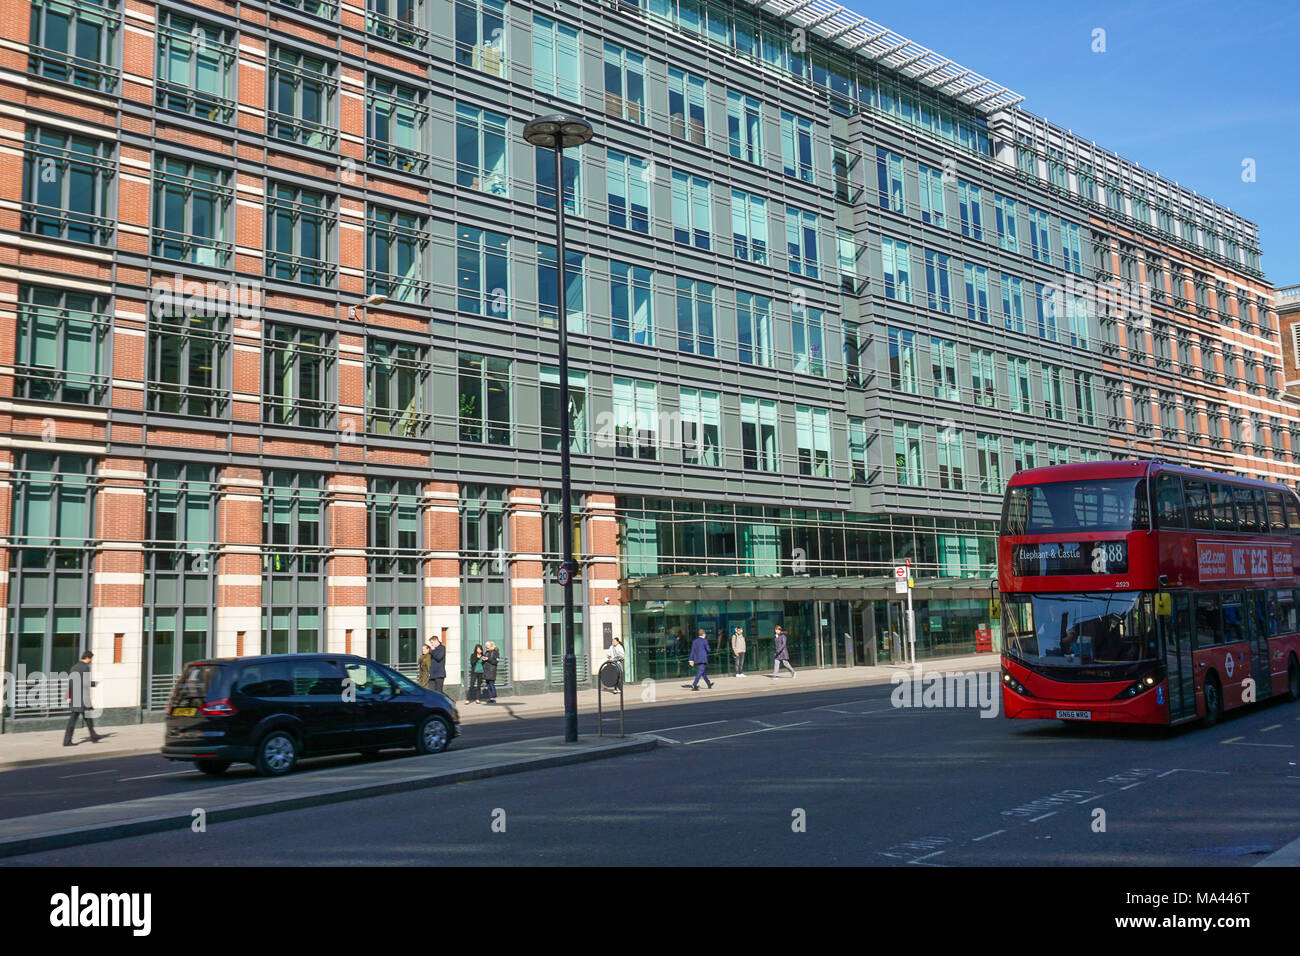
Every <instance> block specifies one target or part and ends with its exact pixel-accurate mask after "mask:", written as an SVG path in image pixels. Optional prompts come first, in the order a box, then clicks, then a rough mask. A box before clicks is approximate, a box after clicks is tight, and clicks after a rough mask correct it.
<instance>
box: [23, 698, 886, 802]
mask: <svg viewBox="0 0 1300 956" xmlns="http://www.w3.org/2000/svg"><path fill="white" fill-rule="evenodd" d="M785 681H786V679H785V678H782V679H781V680H780V682H779V684H780V685H783V686H788V685H787V684H786V683H785ZM767 682H768V679H767V678H762V677H759V678H755V679H754V684H755V688H754V697H752V698H745V699H741V700H736V699H731V700H727V701H713V702H711V701H709V699H708V694H707V692H706V691H701V692H700V694H701V698H700V700H699V701H690V702H682V701H672V702H667V703H660V704H657V705H647V704H643V703H641V702H640V700H639V699H638V698H637V697H636V696H635V695H634V694H632V693H631V690H632V689H631V688H629V696H628V699H627V702H626V705H627V708H628V710H627V730H628V732H629V733H642V732H644V731H647V730H653V729H654V728H656V727H663V726H666V725H667V724H669V723H691V722H694V721H702V720H711V719H713V718H714V717H715V716H717V715H718V714H719V713H724V712H725V714H726V715H728V716H740V717H747V716H757V715H761V714H763V713H766V712H768V711H770V710H771V709H772V708H773V706H774V705H773V703H772V702H771V701H770V700H768V699H767V697H766V695H764V694H763V690H764V689H765V685H766V684H767ZM877 691H879V688H877ZM853 693H856V691H846V690H844V689H830V690H823V691H816V692H810V693H807V694H800V695H798V697H797V699H798V700H799V701H808V702H811V703H812V704H816V703H825V702H829V701H835V700H842V699H845V696H844V695H845V694H853ZM788 699H791V698H790V697H787V696H785V695H781V696H779V700H781V701H784V700H788ZM616 701H617V698H615V697H613V696H612V695H611V696H608V697H607V698H606V707H607V708H608V707H610V706H617V705H616ZM508 705H509V699H508V698H502V705H498V706H500V709H501V717H500V719H499V720H493V721H483V720H481V719H478V720H474V721H473V722H471V723H468V724H463V725H462V727H461V736H460V737H458V738H456V740H455V741H454V742H453V743H452V746H453V747H455V748H457V749H464V748H467V747H481V746H485V745H487V744H499V743H509V742H510V741H512V740H521V739H524V738H529V737H545V736H560V735H562V734H563V733H564V718H563V717H562V716H559V715H556V716H551V717H517V716H513V715H511V714H510V713H509V711H508V709H507V708H508ZM809 705H811V704H804V705H802V706H809ZM459 706H460V707H461V711H462V714H464V713H465V712H466V711H467V710H469V711H472V712H474V713H475V714H476V716H479V715H481V714H482V713H483V712H484V705H475V704H465V703H462V704H460V705H459ZM782 706H784V705H782ZM789 706H792V707H793V706H795V705H794V704H791V705H789ZM605 713H606V724H605V727H606V732H607V733H611V732H617V727H618V723H617V721H616V720H612V719H610V716H609V715H610V711H609V710H608V709H607V710H606V712H605ZM616 713H617V712H616V711H615V714H616ZM596 729H597V727H596V716H595V714H585V713H584V714H580V715H579V721H578V730H579V733H581V734H584V735H585V734H595V733H596ZM106 732H108V733H111V732H112V728H107V729H106ZM408 753H410V752H409V751H385V752H383V753H382V754H380V755H379V756H378V757H376V758H372V759H378V760H400V759H402V758H403V757H405V756H407V755H408ZM363 759H365V758H362V757H360V756H357V755H345V756H341V757H324V758H318V759H315V760H304V761H302V762H301V763H300V764H299V769H298V770H297V771H295V772H297V773H311V772H312V771H313V770H319V769H322V768H326V767H338V766H346V765H348V764H351V763H358V762H361V761H362V760H363ZM255 779H258V776H257V771H256V770H254V769H253V767H252V766H251V765H249V764H235V765H233V766H232V767H231V768H230V770H228V771H227V772H226V774H225V775H224V776H221V777H209V776H207V775H206V774H202V773H199V772H198V771H197V770H194V769H193V767H192V766H191V765H189V764H185V763H180V762H175V761H170V760H165V759H164V758H163V757H162V756H161V755H158V754H138V755H135V756H128V757H122V756H119V757H104V758H100V759H87V760H78V761H69V762H63V763H54V764H47V765H45V766H36V767H20V768H16V769H14V770H8V771H3V772H0V819H9V818H11V817H22V816H28V815H31V814H35V813H48V812H51V811H55V810H72V809H75V808H77V807H84V806H95V805H98V804H101V803H117V802H120V801H123V800H134V799H138V798H141V797H151V796H156V795H158V794H163V793H173V792H175V790H176V788H177V787H188V788H190V789H199V788H207V787H214V786H238V785H239V784H241V783H246V782H247V781H249V780H255Z"/></svg>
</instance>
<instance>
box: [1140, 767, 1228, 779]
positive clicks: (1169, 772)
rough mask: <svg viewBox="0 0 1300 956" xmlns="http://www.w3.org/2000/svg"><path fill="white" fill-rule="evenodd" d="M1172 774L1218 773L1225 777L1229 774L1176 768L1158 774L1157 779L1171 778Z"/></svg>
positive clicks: (1222, 771) (1217, 771) (1219, 771)
mask: <svg viewBox="0 0 1300 956" xmlns="http://www.w3.org/2000/svg"><path fill="white" fill-rule="evenodd" d="M1171 773H1218V774H1224V775H1225V776H1226V775H1227V773H1228V771H1226V770H1188V769H1187V768H1186V767H1175V768H1174V769H1173V770H1166V771H1165V772H1164V773H1162V774H1157V775H1156V777H1157V779H1159V778H1160V777H1167V776H1169V775H1170V774H1171Z"/></svg>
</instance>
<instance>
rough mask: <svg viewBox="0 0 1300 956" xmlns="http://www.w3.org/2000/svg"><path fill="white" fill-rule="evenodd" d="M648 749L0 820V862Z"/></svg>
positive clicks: (646, 744) (254, 783)
mask: <svg viewBox="0 0 1300 956" xmlns="http://www.w3.org/2000/svg"><path fill="white" fill-rule="evenodd" d="M655 745H656V741H655V739H654V738H652V737H636V736H633V737H595V738H592V737H587V738H585V739H583V738H580V739H579V740H578V742H577V743H574V744H567V743H565V742H564V740H563V738H556V737H544V738H540V739H532V740H521V741H516V742H513V743H507V744H494V745H492V746H487V747H477V748H474V749H470V750H448V751H444V752H443V753H440V754H429V755H424V756H419V757H412V758H409V759H406V760H401V761H389V762H385V763H362V764H356V765H351V766H345V767H336V768H332V769H328V770H319V771H316V772H315V773H297V774H288V775H286V776H284V777H279V778H274V779H258V780H251V781H248V782H247V783H245V784H243V785H242V786H239V787H202V788H199V789H192V788H189V787H185V788H182V789H177V790H175V791H174V792H172V793H167V794H161V795H157V796H151V797H145V798H142V799H138V800H126V801H122V802H118V803H102V804H97V805H94V806H85V807H78V808H76V809H72V810H61V811H55V812H52V813H37V814H32V815H30V816H24V817H14V818H11V819H8V820H3V821H0V857H8V856H19V855H23V854H28V853H36V852H41V851H45V850H54V849H60V848H64V847H83V846H85V845H87V844H91V843H100V842H104V841H107V840H117V839H122V838H124V837H138V836H141V835H143V834H150V833H158V832H161V831H164V830H178V829H184V830H190V831H192V832H204V831H205V830H206V827H207V826H208V825H209V824H214V823H227V822H229V821H232V820H241V819H245V818H248V817H254V816H261V815H263V814H268V813H283V812H286V811H290V810H302V809H306V808H309V807H322V806H327V805H330V804H336V803H344V802H347V801H352V800H361V799H366V798H371V797H376V796H380V795H391V794H397V793H409V792H410V791H413V790H425V789H428V788H430V787H438V786H446V785H448V784H453V783H461V782H463V781H466V780H479V779H482V778H485V777H498V776H503V775H505V774H513V773H523V772H526V771H535V770H542V769H549V768H553V767H561V766H567V765H569V764H576V763H587V762H589V761H593V760H602V759H607V758H610V757H616V756H621V755H623V754H630V753H640V752H644V751H647V750H651V749H653V748H654V747H655ZM348 812H349V814H350V815H351V814H353V813H355V811H348ZM200 821H201V824H202V827H201V828H199V822H200Z"/></svg>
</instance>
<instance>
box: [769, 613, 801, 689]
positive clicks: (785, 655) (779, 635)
mask: <svg viewBox="0 0 1300 956" xmlns="http://www.w3.org/2000/svg"><path fill="white" fill-rule="evenodd" d="M774 644H775V648H776V658H775V660H773V662H772V676H773V677H776V675H777V674H779V673H781V665H782V664H784V665H785V669H786V670H788V671H789V672H790V676H791V677H794V676H796V675H795V672H794V668H793V667H791V666H790V649H789V648H788V647H787V637H786V633H785V628H783V627H782V626H781V625H780V624H778V625H777V626H776V640H775V642H774Z"/></svg>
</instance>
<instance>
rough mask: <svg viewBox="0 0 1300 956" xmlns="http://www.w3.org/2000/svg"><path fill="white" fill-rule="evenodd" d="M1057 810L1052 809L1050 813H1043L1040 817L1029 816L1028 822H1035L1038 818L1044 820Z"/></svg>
mask: <svg viewBox="0 0 1300 956" xmlns="http://www.w3.org/2000/svg"><path fill="white" fill-rule="evenodd" d="M1059 812H1060V811H1059V810H1053V811H1052V812H1051V813H1044V814H1043V815H1042V816H1041V817H1030V819H1029V822H1030V823H1037V822H1038V821H1039V820H1046V819H1047V818H1048V817H1054V816H1056V814H1057V813H1059Z"/></svg>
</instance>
